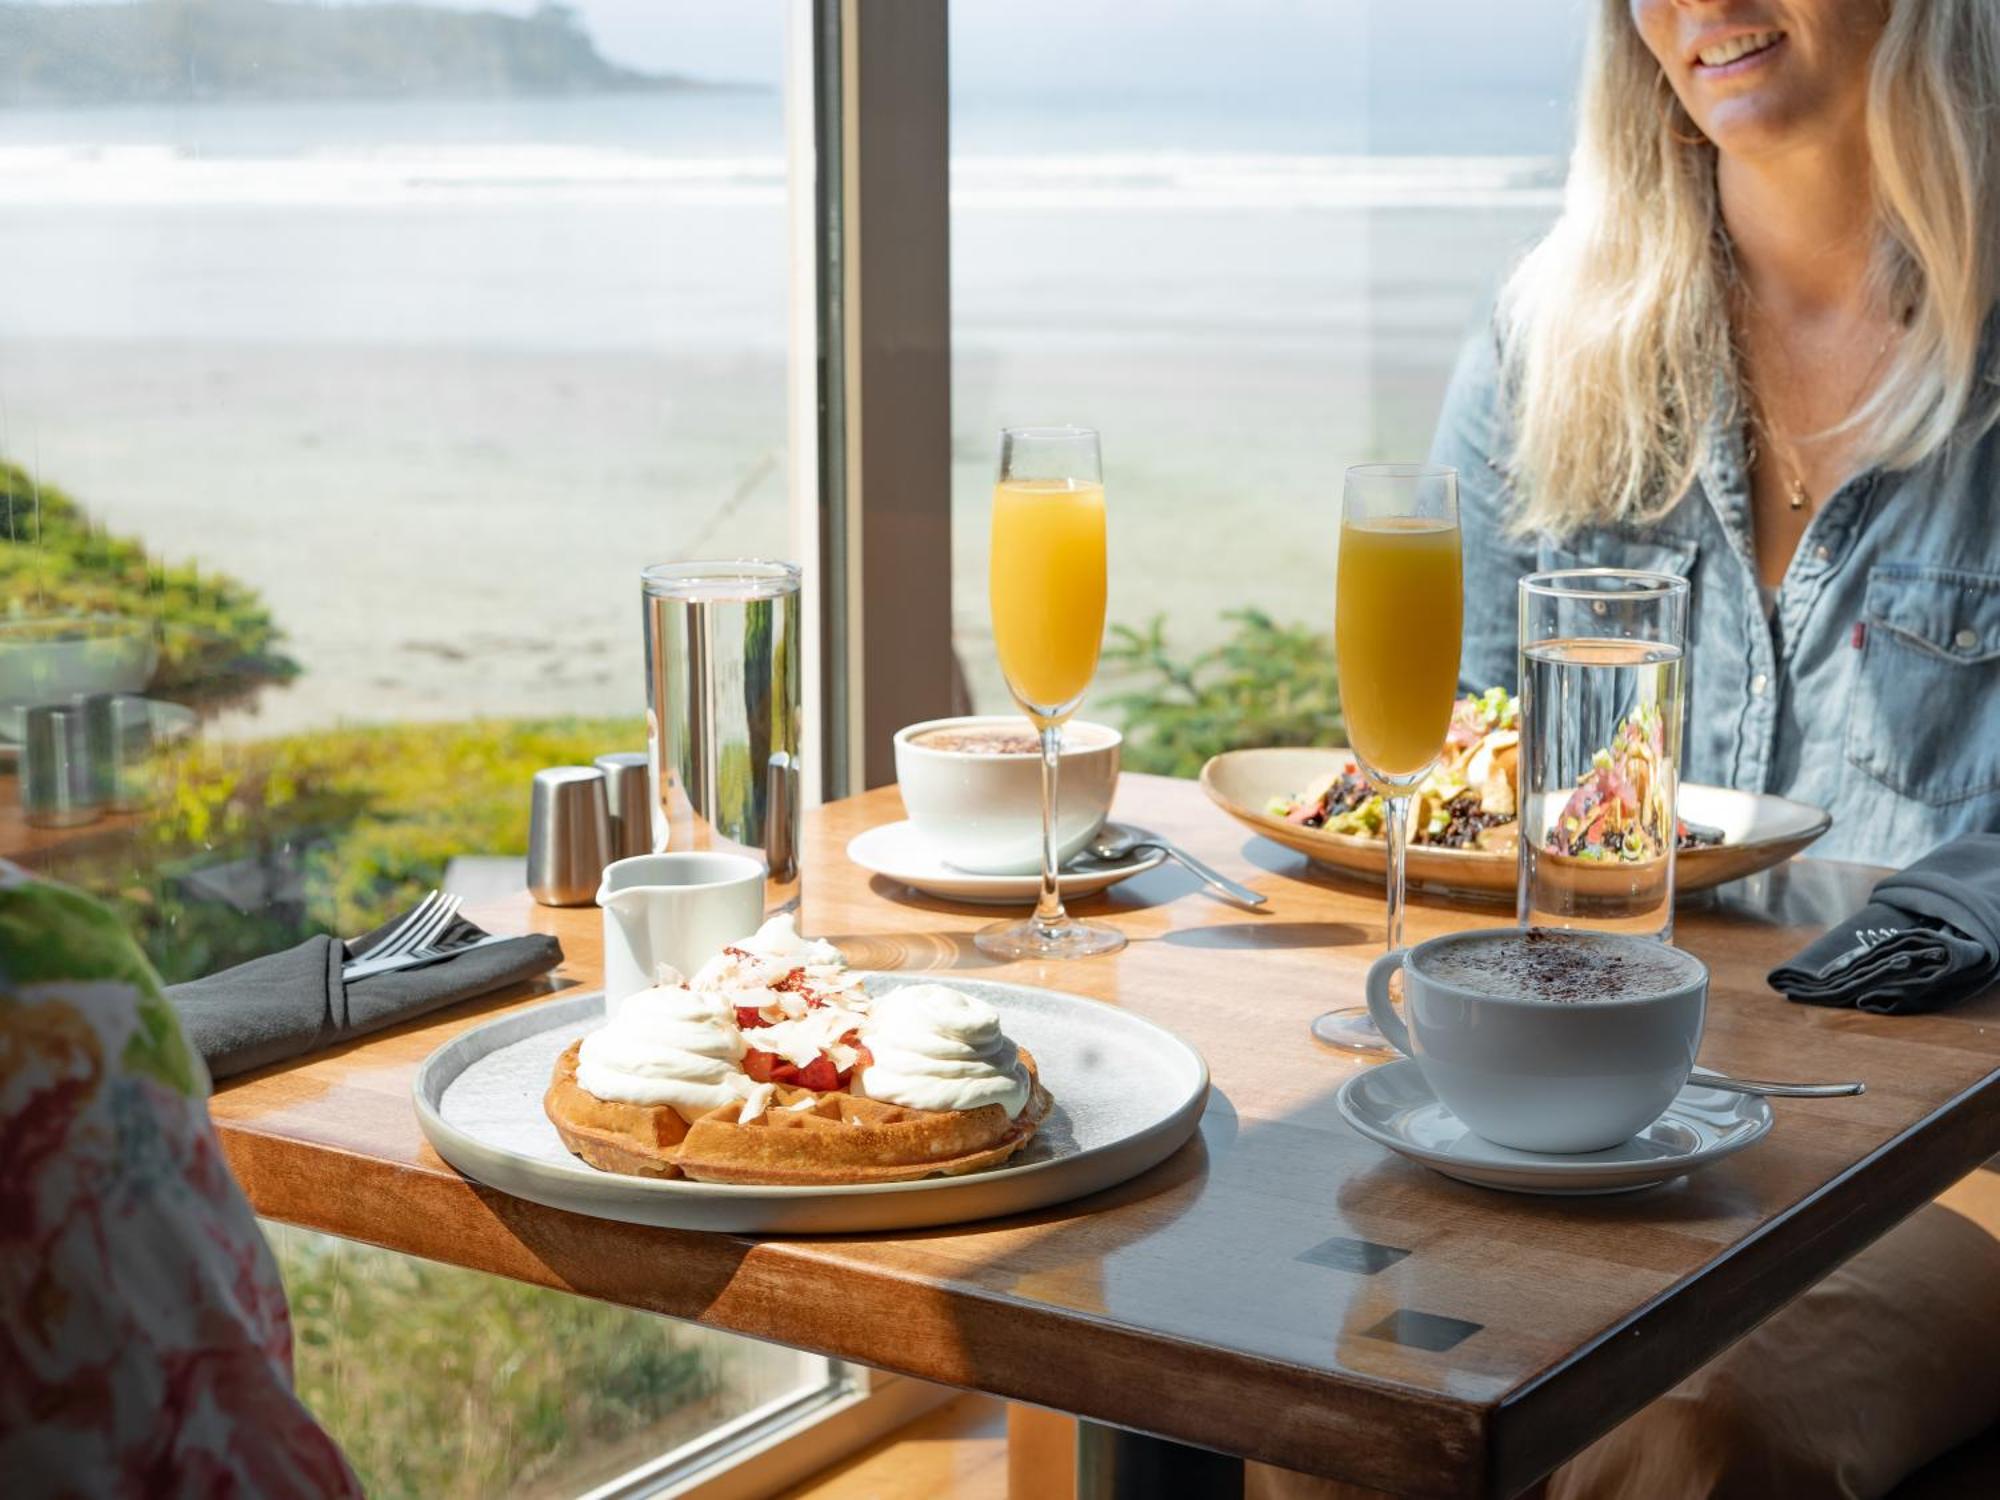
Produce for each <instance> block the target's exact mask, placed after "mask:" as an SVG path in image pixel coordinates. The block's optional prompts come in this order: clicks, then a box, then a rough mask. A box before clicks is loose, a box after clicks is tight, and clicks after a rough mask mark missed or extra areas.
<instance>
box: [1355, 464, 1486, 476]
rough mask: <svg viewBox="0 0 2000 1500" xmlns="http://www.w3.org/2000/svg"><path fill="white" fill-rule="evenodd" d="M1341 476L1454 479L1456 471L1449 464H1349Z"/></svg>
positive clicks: (1456, 474)
mask: <svg viewBox="0 0 2000 1500" xmlns="http://www.w3.org/2000/svg"><path fill="white" fill-rule="evenodd" d="M1342 473H1343V476H1345V475H1351V474H1359V475H1361V476H1362V477H1363V478H1365V479H1445V478H1450V479H1456V478H1458V470H1457V469H1455V468H1453V467H1452V466H1451V465H1450V464H1432V463H1379V464H1349V465H1348V466H1347V468H1346V469H1345V470H1343V471H1342Z"/></svg>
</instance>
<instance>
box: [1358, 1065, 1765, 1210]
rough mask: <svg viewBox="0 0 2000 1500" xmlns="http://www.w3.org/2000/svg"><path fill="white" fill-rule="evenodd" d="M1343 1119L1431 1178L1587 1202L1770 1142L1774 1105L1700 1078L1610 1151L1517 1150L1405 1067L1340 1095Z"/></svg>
mask: <svg viewBox="0 0 2000 1500" xmlns="http://www.w3.org/2000/svg"><path fill="white" fill-rule="evenodd" d="M1339 1103H1340V1113H1341V1117H1342V1118H1343V1119H1345V1120H1346V1121H1347V1123H1348V1124H1350V1125H1352V1126H1353V1127H1354V1128H1355V1129H1356V1130H1358V1131H1360V1132H1361V1134H1363V1135H1365V1136H1367V1137H1368V1138H1369V1139H1370V1140H1371V1141H1374V1142H1376V1143H1377V1144H1379V1145H1383V1146H1387V1147H1388V1148H1389V1149H1390V1150H1391V1151H1395V1152H1398V1153H1399V1154H1401V1155H1403V1156H1407V1157H1409V1158H1410V1160H1412V1161H1417V1162H1422V1163H1423V1164H1424V1165H1425V1166H1427V1167H1430V1168H1431V1169H1432V1170H1434V1171H1438V1172H1442V1173H1443V1174H1444V1175H1445V1176H1447V1177H1455V1178H1457V1179H1458V1180H1459V1181H1460V1182H1469V1183H1472V1184H1474V1185H1475V1186H1478V1187H1490V1188H1501V1189H1504V1190H1506V1191H1508V1192H1515V1193H1543V1194H1549V1195H1553V1196H1558V1197H1581V1196H1585V1195H1594V1194H1601V1193H1630V1192H1635V1191H1637V1190H1638V1189H1640V1188H1648V1187H1655V1186H1657V1185H1659V1184H1660V1183H1663V1182H1671V1181H1672V1180H1673V1179H1674V1178H1676V1177H1680V1176H1683V1175H1685V1174H1686V1173H1688V1172H1692V1171H1694V1170H1695V1169H1696V1168H1698V1167H1705V1166H1707V1165H1708V1164H1709V1163H1710V1162H1713V1161H1719V1160H1721V1159H1722V1158H1723V1157H1725V1156H1729V1155H1732V1154H1733V1153H1735V1152H1738V1151H1741V1150H1742V1149H1743V1148H1744V1147H1745V1146H1748V1145H1750V1144H1752V1143H1753V1142H1755V1141H1758V1140H1761V1139H1763V1137H1764V1136H1765V1135H1767V1134H1769V1133H1770V1129H1771V1123H1772V1116H1771V1105H1770V1101H1769V1100H1766V1099H1762V1098H1758V1097H1756V1096H1755V1095H1751V1094H1735V1093H1726V1092H1724V1091H1723V1090H1721V1089H1712V1088H1704V1087H1702V1085H1701V1081H1700V1074H1699V1073H1697V1074H1696V1075H1695V1077H1694V1078H1693V1079H1691V1080H1689V1082H1688V1084H1687V1086H1686V1087H1685V1088H1683V1089H1682V1090H1681V1091H1680V1093H1679V1094H1677V1095H1676V1096H1675V1097H1674V1102H1673V1103H1672V1104H1669V1105H1668V1106H1667V1110H1666V1113H1665V1114H1663V1115H1661V1116H1660V1117H1659V1119H1657V1120H1655V1121H1654V1122H1653V1123H1652V1124H1651V1125H1648V1126H1647V1127H1646V1128H1645V1129H1644V1130H1642V1131H1640V1132H1639V1133H1638V1134H1637V1135H1635V1136H1633V1137H1632V1138H1631V1139H1630V1140H1628V1141H1623V1142H1621V1143H1620V1144H1618V1145H1616V1146H1613V1147H1611V1148H1610V1149H1608V1150H1605V1151H1589V1152H1583V1153H1580V1154H1578V1155H1574V1156H1570V1155H1556V1154H1552V1153H1546V1152H1540V1151H1516V1150H1514V1149H1512V1148H1511V1147H1508V1146H1496V1145H1494V1144H1493V1142H1491V1141H1489V1140H1486V1139H1484V1138H1483V1137H1481V1136H1477V1135H1474V1134H1473V1133H1472V1131H1471V1130H1470V1129H1469V1128H1468V1127H1467V1126H1466V1125H1465V1123H1464V1122H1463V1121H1461V1120H1460V1119H1459V1118H1458V1117H1457V1116H1456V1115H1454V1114H1453V1113H1452V1112H1451V1111H1450V1110H1448V1109H1446V1108H1445V1107H1444V1105H1442V1104H1440V1103H1439V1102H1438V1098H1437V1095H1436V1094H1434V1093H1432V1092H1431V1087H1430V1085H1429V1084H1428V1083H1426V1082H1424V1075H1423V1073H1422V1071H1421V1070H1420V1069H1419V1068H1418V1067H1417V1065H1416V1063H1415V1062H1413V1061H1411V1060H1410V1059H1409V1058H1397V1059H1396V1060H1395V1061H1393V1062H1386V1063H1381V1064H1379V1065H1377V1066H1375V1067H1372V1068H1368V1069H1366V1070H1364V1071H1363V1072H1360V1073H1357V1074H1355V1075H1354V1076H1353V1077H1352V1078H1350V1079H1348V1080H1347V1082H1346V1084H1345V1085H1343V1086H1342V1088H1341V1090H1340V1100H1339Z"/></svg>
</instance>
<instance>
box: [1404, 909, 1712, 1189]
mask: <svg viewBox="0 0 2000 1500" xmlns="http://www.w3.org/2000/svg"><path fill="white" fill-rule="evenodd" d="M1398 969H1400V970H1401V971H1402V975H1403V1011H1402V1014H1400V1015H1399V1014H1397V1012H1396V1008H1395V1006H1394V1004H1393V1003H1391V1000H1390V997H1389V980H1390V977H1391V976H1392V975H1393V974H1395V973H1396V971H1397V970H1398ZM1367 993H1368V1011H1369V1014H1370V1015H1372V1016H1373V1017H1374V1018H1375V1024H1376V1025H1377V1026H1379V1027H1380V1028H1381V1029H1382V1034H1383V1035H1384V1036H1386V1037H1388V1038H1389V1040H1390V1042H1391V1043H1392V1044H1394V1046H1395V1047H1396V1048H1397V1050H1398V1051H1400V1052H1403V1053H1404V1054H1406V1055H1407V1056H1409V1057H1411V1058H1413V1059H1415V1061H1416V1064H1417V1067H1418V1068H1419V1069H1421V1070H1422V1072H1423V1075H1424V1081H1425V1082H1426V1083H1428V1084H1429V1085H1430V1087H1431V1092H1432V1093H1434V1094H1436V1095H1437V1097H1438V1101H1439V1102H1440V1103H1442V1104H1443V1105H1444V1106H1445V1108H1447V1109H1449V1110H1450V1111H1451V1112H1452V1113H1453V1114H1454V1115H1456V1116H1458V1118H1459V1119H1460V1120H1462V1121H1464V1122H1465V1124H1466V1126H1467V1128H1469V1129H1470V1130H1472V1131H1473V1132H1474V1133H1475V1134H1477V1135H1481V1136H1484V1137H1485V1138H1486V1139H1487V1140H1489V1141H1492V1142H1493V1143H1494V1144H1495V1145H1499V1146H1511V1147H1513V1148H1514V1149H1516V1150H1519V1151H1540V1152H1555V1153H1562V1154H1570V1153H1576V1152H1583V1151H1603V1150H1606V1149H1608V1148H1610V1147H1612V1146H1616V1145H1618V1144H1619V1143H1620V1142H1622V1141H1626V1140H1629V1139H1630V1138H1631V1137H1632V1136H1634V1135H1637V1134H1638V1133H1639V1132H1640V1131H1641V1130H1643V1129H1645V1127H1646V1126H1648V1125H1650V1124H1651V1123H1652V1122H1653V1121H1654V1120H1657V1119H1658V1118H1659V1117H1660V1116H1661V1115H1662V1114H1663V1113H1664V1112H1665V1111H1666V1108H1667V1106H1668V1105H1669V1104H1671V1103H1672V1102H1673V1099H1674V1096H1675V1095H1676V1094H1678V1093H1679V1092H1680V1091H1681V1089H1682V1088H1683V1087H1685V1086H1686V1084H1687V1081H1688V1075H1689V1073H1690V1072H1691V1071H1692V1070H1693V1068H1694V1059H1695V1053H1696V1052H1697V1051H1698V1050H1699V1049H1700V1047H1701V1029H1702V1021H1703V1017H1704V1015H1705V1013H1706V1010H1707V1005H1708V970H1707V968H1706V967H1705V966H1704V965H1703V964H1702V962H1701V960H1700V959H1698V958H1696V957H1695V956H1694V955H1693V954H1691V953H1686V952H1683V951H1682V950H1681V949H1678V948H1670V947H1668V946H1666V945H1665V944H1663V943H1659V942H1656V941H1653V940H1651V939H1648V938H1639V937H1628V936H1625V935H1623V934H1618V933H1606V932H1571V931H1554V930H1543V929H1533V930H1525V929H1522V928H1518V927H1500V928H1488V929H1484V930H1481V931H1477V932H1460V933H1451V934H1448V935H1446V936H1444V937H1436V938H1432V939H1431V940H1430V941H1429V942H1425V943H1419V944H1417V946H1416V947H1414V948H1399V949H1397V950H1396V951H1395V952H1393V953H1386V954H1384V955H1383V956H1382V957H1380V958H1378V959H1376V960H1375V962H1374V964H1373V965H1371V966H1370V968H1369V970H1368V981H1367Z"/></svg>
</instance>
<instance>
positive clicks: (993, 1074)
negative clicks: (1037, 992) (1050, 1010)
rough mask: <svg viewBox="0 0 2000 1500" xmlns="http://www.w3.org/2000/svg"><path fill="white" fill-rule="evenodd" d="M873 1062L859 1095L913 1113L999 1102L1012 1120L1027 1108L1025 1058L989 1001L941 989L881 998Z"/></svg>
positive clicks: (869, 1029)
mask: <svg viewBox="0 0 2000 1500" xmlns="http://www.w3.org/2000/svg"><path fill="white" fill-rule="evenodd" d="M861 1045H862V1046H864V1047H866V1048H867V1049H868V1052H869V1054H870V1056H871V1058H872V1059H873V1061H872V1062H870V1064H869V1065H868V1066H867V1067H865V1068H862V1069H861V1070H860V1071H859V1072H857V1073H856V1074H855V1075H854V1092H855V1093H857V1094H866V1095H867V1096H868V1097H869V1098H871V1099H880V1100H882V1101H883V1102H884V1103H887V1104H900V1105H902V1106H904V1107H905V1108H906V1109H939V1110H943V1109H978V1108H980V1107H982V1106H984V1105H988V1104H998V1105H1001V1106H1003V1107H1004V1108H1005V1109H1006V1111H1007V1117H1008V1118H1009V1119H1010V1120H1011V1119H1014V1118H1016V1117H1018V1116H1019V1115H1020V1113H1021V1111H1022V1110H1023V1109H1025V1108H1026V1107H1027V1104H1028V1095H1029V1093H1030V1088H1031V1086H1030V1084H1029V1082H1028V1070H1027V1067H1026V1066H1025V1065H1024V1064H1023V1063H1022V1061H1021V1056H1020V1052H1019V1051H1018V1050H1017V1049H1016V1048H1015V1046H1014V1044H1013V1043H1012V1042H1011V1041H1009V1040H1008V1039H1007V1038H1006V1037H1005V1036H1004V1035H1002V1033H1001V1031H1000V1013H999V1012H998V1011H996V1010H994V1008H993V1007H992V1006H990V1005H988V1004H987V1003H986V1002H985V1001H984V1000H979V999H975V998H974V997H973V996H971V995H968V994H966V993H965V992H964V991H962V990H955V989H952V988H951V987H950V986H948V985H942V984H913V985H907V986H905V987H904V988H902V989H896V990H891V991H889V992H888V993H887V994H885V995H878V996H876V997H875V1000H874V1005H873V1010H872V1013H871V1014H870V1015H869V1016H867V1017H866V1018H865V1019H864V1021H863V1022H862V1026H861Z"/></svg>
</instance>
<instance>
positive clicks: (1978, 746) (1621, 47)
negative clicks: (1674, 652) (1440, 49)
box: [1436, 0, 2000, 864]
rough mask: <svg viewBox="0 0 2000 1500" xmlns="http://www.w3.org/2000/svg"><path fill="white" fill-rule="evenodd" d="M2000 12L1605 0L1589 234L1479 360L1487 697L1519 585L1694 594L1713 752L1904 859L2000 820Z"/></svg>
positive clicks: (1543, 270)
mask: <svg viewBox="0 0 2000 1500" xmlns="http://www.w3.org/2000/svg"><path fill="white" fill-rule="evenodd" d="M1996 298H2000V0H1631V3H1630V5H1629V6H1628V5H1627V4H1626V3H1625V0H1604V3H1603V4H1602V7H1601V12H1600V14H1599V16H1598V18H1597V24H1596V27H1595V31H1594V36H1593V41H1592V45H1591V53H1590V60H1589V66H1588V69H1587V72H1586V77H1585V80H1584V88H1583V97H1582V105H1581V114H1580V119H1579V123H1578V142H1577V147H1576V153H1575V158H1574V161H1573V163H1572V167H1571V172H1570V179H1569V187H1568V198H1567V201H1566V204H1565V208H1564V212H1563V214H1562V217H1561V219H1560V220H1559V221H1558V223H1557V224H1556V226H1555V228H1554V230H1553V231H1551V233H1550V234H1549V235H1548V237H1547V238H1546V239H1545V240H1544V241H1543V242H1542V244H1541V245H1540V246H1539V247H1537V248H1536V249H1535V250H1534V251H1533V252H1532V253H1531V254H1530V255H1529V256H1528V257H1527V259H1526V261H1525V262H1524V263H1523V264H1522V266H1521V267H1520V269H1519V270H1518V272H1517V273H1516V274H1515V275H1514V277H1513V279H1512V281H1511V282H1510V284H1509V285H1508V286H1507V288H1506V290H1505V292H1504V294H1503V297H1502V299H1501V305H1500V312H1499V316H1498V318H1497V320H1496V324H1495V329H1494V332H1493V333H1492V335H1490V336H1486V337H1482V338H1480V339H1478V340H1476V341H1475V342H1474V344H1473V345H1472V346H1471V348H1470V349H1469V351H1468V354H1467V356H1466V358H1465V360H1464V361H1463V362H1462V363H1461V366H1460V368H1459V370H1458V373H1457V375H1456V377H1455V379H1454V382H1453V385H1452V390H1451V394H1450V395H1449V397H1448V398H1447V402H1446V410H1445V414H1444V417H1443V420H1442V423H1441V426H1440V429H1439V434H1438V439H1437V444H1436V454H1437V456H1438V458H1439V459H1440V460H1441V461H1443V462H1447V463H1451V464H1455V465H1456V466H1457V467H1458V468H1459V470H1460V472H1461V474H1462V475H1463V476H1464V478H1463V480H1462V483H1463V485H1464V489H1463V491H1462V496H1461V504H1462V507H1463V511H1464V522H1465V526H1466V538H1465V541H1466V570H1467V571H1466V585H1467V586H1466V644H1465V656H1464V668H1463V670H1464V675H1465V677H1466V680H1467V682H1468V683H1470V684H1473V685H1476V686H1482V687H1483V686H1488V685H1491V684H1493V683H1496V682H1509V683H1511V682H1512V681H1513V678H1514V632H1515V622H1514V583H1515V580H1516V579H1517V578H1518V577H1519V575H1521V574H1522V573H1525V572H1529V571H1531V570H1533V569H1535V568H1537V567H1549V566H1559V565H1565V564H1601V565H1607V566H1620V567H1625V566H1630V567H1643V568H1655V569H1662V570H1665V571H1669V572H1675V573H1682V574H1685V575H1686V576H1687V577H1688V578H1690V579H1691V580H1692V581H1693V583H1694V611H1693V619H1692V622H1691V625H1690V641H1689V662H1688V665H1689V679H1688V686H1689V694H1690V696H1689V704H1688V716H1687V739H1686V748H1685V762H1684V769H1685V771H1686V774H1687V776H1688V777H1689V779H1690V780H1696V781H1707V782H1716V783H1721V784H1723V785H1726V786H1735V787H1742V788H1746V789H1750V790H1755V791H1768V792H1776V793H1781V794H1783V795H1786V796H1791V797H1796V798H1798V799H1800V800H1802V801H1805V802H1811V803H1814V804H1817V805H1818V806H1821V807H1825V808H1827V809H1828V810H1830V811H1831V812H1832V814H1833V830H1832V832H1831V833H1829V834H1828V835H1827V837H1826V838H1825V839H1824V840H1823V841H1822V842H1821V844H1820V845H1819V846H1818V847H1817V848H1816V849H1815V850H1814V852H1815V853H1816V854H1822V855H1825V856H1827V857H1830V858H1846V859H1862V860H1869V861H1873V862H1877V863H1885V864H1904V863H1907V862H1909V861H1910V860H1913V859H1915V858H1917V857H1918V856H1919V855H1922V854H1923V853H1925V852H1926V851H1928V850H1929V849H1930V848H1932V847H1933V846H1934V845H1936V844H1937V843H1939V842H1940V841H1942V840H1943V839H1945V838H1946V837H1948V836H1950V835H1952V834H1954V833H1959V832H1964V831H1967V830H1970V829H1996V828H2000V432H1996V429H1995V426H1994V419H1995V410H1996V398H2000V358H1996V354H2000V348H1996V344H1995V332H1994V326H1993V325H1994V318H1993V310H1994V305H1995V301H1996Z"/></svg>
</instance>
